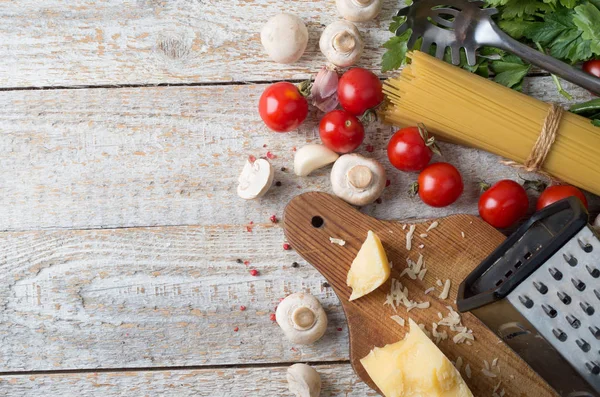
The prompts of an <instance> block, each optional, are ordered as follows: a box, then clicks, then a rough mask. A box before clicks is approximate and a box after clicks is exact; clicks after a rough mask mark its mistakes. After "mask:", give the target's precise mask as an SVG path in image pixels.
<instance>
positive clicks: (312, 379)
mask: <svg viewBox="0 0 600 397" xmlns="http://www.w3.org/2000/svg"><path fill="white" fill-rule="evenodd" d="M286 377H287V381H288V387H289V389H290V392H292V393H293V394H294V395H295V396H296V397H319V394H321V377H320V376H319V373H318V372H317V371H316V370H315V369H314V368H313V367H311V366H310V365H306V364H294V365H292V366H291V367H289V368H288V370H287V376H286Z"/></svg>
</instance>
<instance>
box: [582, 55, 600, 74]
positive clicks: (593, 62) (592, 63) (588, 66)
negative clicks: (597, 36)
mask: <svg viewBox="0 0 600 397" xmlns="http://www.w3.org/2000/svg"><path fill="white" fill-rule="evenodd" d="M582 69H583V71H584V72H586V73H589V74H591V75H592V76H596V77H600V59H590V60H589V61H586V62H584V63H583V66H582Z"/></svg>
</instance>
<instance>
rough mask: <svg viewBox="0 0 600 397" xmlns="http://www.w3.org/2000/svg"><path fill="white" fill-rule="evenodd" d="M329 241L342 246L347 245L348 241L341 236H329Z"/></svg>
mask: <svg viewBox="0 0 600 397" xmlns="http://www.w3.org/2000/svg"><path fill="white" fill-rule="evenodd" d="M329 241H330V242H331V244H337V245H339V246H341V247H343V246H344V245H346V242H345V241H344V240H342V239H341V238H335V237H329Z"/></svg>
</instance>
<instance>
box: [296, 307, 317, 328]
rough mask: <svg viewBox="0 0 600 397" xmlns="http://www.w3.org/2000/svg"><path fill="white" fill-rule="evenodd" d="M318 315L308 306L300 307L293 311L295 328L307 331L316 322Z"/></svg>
mask: <svg viewBox="0 0 600 397" xmlns="http://www.w3.org/2000/svg"><path fill="white" fill-rule="evenodd" d="M316 319H317V317H316V316H315V313H314V312H313V311H312V310H310V309H309V308H308V307H299V308H297V309H296V310H294V312H293V313H292V322H293V323H294V328H296V329H298V330H300V331H305V330H307V329H309V328H311V327H312V326H313V325H314V324H315V320H316Z"/></svg>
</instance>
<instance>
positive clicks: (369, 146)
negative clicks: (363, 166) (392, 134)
mask: <svg viewBox="0 0 600 397" xmlns="http://www.w3.org/2000/svg"><path fill="white" fill-rule="evenodd" d="M365 149H366V151H367V152H369V153H373V151H374V150H375V148H374V147H373V145H367V147H366V148H365Z"/></svg>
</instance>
